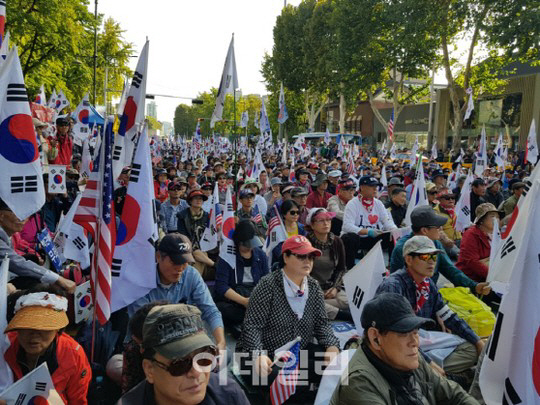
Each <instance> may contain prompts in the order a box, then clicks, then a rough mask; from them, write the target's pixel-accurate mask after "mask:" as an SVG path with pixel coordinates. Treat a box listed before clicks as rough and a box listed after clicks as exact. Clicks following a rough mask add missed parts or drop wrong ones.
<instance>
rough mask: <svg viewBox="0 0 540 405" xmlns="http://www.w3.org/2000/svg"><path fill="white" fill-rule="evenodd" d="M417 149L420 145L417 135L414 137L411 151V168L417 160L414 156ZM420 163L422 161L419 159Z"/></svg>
mask: <svg viewBox="0 0 540 405" xmlns="http://www.w3.org/2000/svg"><path fill="white" fill-rule="evenodd" d="M419 147H420V145H419V144H418V135H416V139H415V140H414V145H413V147H412V149H411V162H410V165H411V167H414V166H415V165H416V160H417V156H416V154H417V153H418V148H419ZM420 161H422V160H421V159H420Z"/></svg>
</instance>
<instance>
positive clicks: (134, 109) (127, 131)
mask: <svg viewBox="0 0 540 405" xmlns="http://www.w3.org/2000/svg"><path fill="white" fill-rule="evenodd" d="M149 47H150V43H149V41H146V43H145V44H144V47H143V49H142V51H141V56H139V61H138V62H137V67H136V68H135V73H133V79H132V80H131V86H130V88H129V92H128V96H127V99H126V104H125V106H124V110H123V114H122V117H121V118H120V126H119V127H118V135H119V136H115V139H114V149H113V158H112V160H113V175H114V177H115V178H118V176H119V175H120V173H121V171H122V168H124V167H125V166H130V165H131V161H132V159H133V151H134V150H135V144H136V142H137V134H138V132H139V128H140V125H142V123H143V122H144V106H145V104H144V103H145V98H146V77H147V75H148V51H149Z"/></svg>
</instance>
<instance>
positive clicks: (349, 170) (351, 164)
mask: <svg viewBox="0 0 540 405" xmlns="http://www.w3.org/2000/svg"><path fill="white" fill-rule="evenodd" d="M355 171H356V170H355V167H354V160H353V158H352V156H349V163H348V164H347V173H349V174H351V175H352V174H354V172H355Z"/></svg>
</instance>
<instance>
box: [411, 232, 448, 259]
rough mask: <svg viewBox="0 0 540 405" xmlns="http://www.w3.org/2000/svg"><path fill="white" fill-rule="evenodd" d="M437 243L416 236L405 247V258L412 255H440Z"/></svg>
mask: <svg viewBox="0 0 540 405" xmlns="http://www.w3.org/2000/svg"><path fill="white" fill-rule="evenodd" d="M439 252H442V250H440V249H437V247H436V246H435V243H434V242H433V241H432V240H431V239H429V238H428V237H427V236H424V235H415V236H413V237H412V238H411V239H409V240H408V241H407V242H405V244H404V245H403V257H405V256H407V255H409V254H411V253H420V254H421V253H439Z"/></svg>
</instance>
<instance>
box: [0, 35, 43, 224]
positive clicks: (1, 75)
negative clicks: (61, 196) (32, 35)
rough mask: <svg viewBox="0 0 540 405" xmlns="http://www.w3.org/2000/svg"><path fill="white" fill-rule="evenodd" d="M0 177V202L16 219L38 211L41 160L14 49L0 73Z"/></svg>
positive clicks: (41, 188) (19, 64)
mask: <svg viewBox="0 0 540 405" xmlns="http://www.w3.org/2000/svg"><path fill="white" fill-rule="evenodd" d="M0 173H2V181H0V198H2V200H4V202H5V203H6V204H7V205H8V206H9V208H10V209H11V210H12V211H13V212H14V213H15V215H16V216H17V217H18V218H19V219H26V218H28V217H29V216H30V215H32V214H33V213H34V212H37V211H38V210H40V209H41V207H42V206H43V204H44V203H45V188H44V186H43V173H42V170H41V159H40V156H39V149H38V145H37V138H36V132H35V130H34V124H33V123H32V114H31V112H30V105H29V104H28V95H27V94H26V87H25V85H24V79H23V74H22V69H21V63H20V61H19V55H18V51H17V47H16V46H14V47H13V48H11V51H9V55H8V57H7V59H6V61H5V63H4V64H3V66H2V69H1V70H0Z"/></svg>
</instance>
